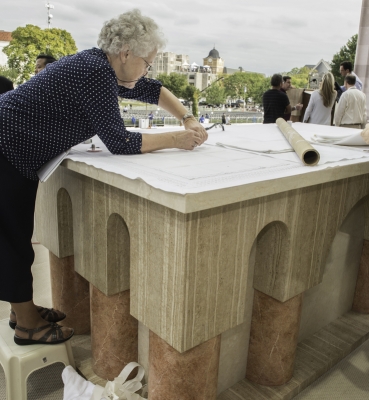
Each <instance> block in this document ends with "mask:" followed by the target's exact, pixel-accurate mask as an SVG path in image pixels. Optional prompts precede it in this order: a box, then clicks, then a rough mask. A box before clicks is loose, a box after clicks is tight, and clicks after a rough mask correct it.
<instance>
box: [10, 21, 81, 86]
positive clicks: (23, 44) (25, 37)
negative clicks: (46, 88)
mask: <svg viewBox="0 0 369 400" xmlns="http://www.w3.org/2000/svg"><path fill="white" fill-rule="evenodd" d="M3 52H4V53H5V54H6V55H7V56H8V66H9V67H10V68H11V69H15V70H16V71H17V72H18V77H17V80H16V83H23V82H25V81H26V80H28V79H29V78H30V77H31V75H32V74H33V73H34V68H35V61H36V57H37V56H38V55H39V54H40V53H44V54H49V55H51V56H53V57H54V58H56V59H58V58H60V57H63V56H66V55H68V54H74V53H76V52H77V47H76V44H75V41H74V39H73V38H72V36H71V34H70V33H69V32H67V31H65V30H63V29H57V28H51V29H44V30H43V29H41V28H39V27H38V26H35V25H26V26H25V27H19V28H17V29H16V30H15V31H13V32H12V40H11V42H10V43H9V45H8V46H6V47H4V49H3Z"/></svg>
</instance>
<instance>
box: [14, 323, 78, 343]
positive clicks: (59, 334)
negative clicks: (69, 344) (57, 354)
mask: <svg viewBox="0 0 369 400" xmlns="http://www.w3.org/2000/svg"><path fill="white" fill-rule="evenodd" d="M73 334H74V330H73V329H71V328H67V327H65V326H60V325H58V324H56V323H53V322H50V323H46V324H45V321H43V324H42V325H41V326H36V327H34V328H25V327H21V326H19V325H16V327H15V335H14V342H15V343H16V344H18V345H20V346H22V345H30V344H50V345H53V344H59V343H63V342H65V341H67V340H69V339H70V338H71V337H72V336H73Z"/></svg>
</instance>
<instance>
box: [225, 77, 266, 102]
mask: <svg viewBox="0 0 369 400" xmlns="http://www.w3.org/2000/svg"><path fill="white" fill-rule="evenodd" d="M223 85H224V88H225V93H226V95H227V96H229V97H230V98H232V99H243V100H245V98H248V97H252V99H253V101H256V102H260V101H261V100H260V98H261V97H260V92H261V91H262V90H263V92H262V93H261V96H262V94H263V93H264V92H265V91H266V90H268V89H269V86H270V78H266V77H265V76H264V75H263V74H258V73H256V72H235V73H234V74H232V75H226V76H225V77H224V80H223ZM245 87H246V88H247V92H245ZM264 89H265V90H264Z"/></svg>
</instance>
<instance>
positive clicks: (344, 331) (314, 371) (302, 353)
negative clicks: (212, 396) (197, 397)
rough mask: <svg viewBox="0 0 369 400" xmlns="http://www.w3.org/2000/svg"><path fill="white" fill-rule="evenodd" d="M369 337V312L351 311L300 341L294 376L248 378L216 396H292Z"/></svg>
mask: <svg viewBox="0 0 369 400" xmlns="http://www.w3.org/2000/svg"><path fill="white" fill-rule="evenodd" d="M368 339H369V315H367V314H359V313H356V312H353V311H350V312H348V313H346V314H344V315H342V316H341V317H339V318H338V319H336V320H335V321H333V322H332V323H330V324H329V325H327V326H326V327H324V328H322V329H320V330H319V331H318V332H316V333H315V334H313V335H312V336H309V337H308V338H306V339H305V340H303V341H302V342H300V343H299V344H298V345H297V353H296V360H295V370H294V374H293V377H292V379H291V380H290V381H289V382H288V383H286V384H284V385H282V386H275V387H267V386H262V385H258V384H256V383H253V382H250V381H248V380H247V379H243V380H242V381H240V382H238V383H236V384H235V385H233V386H232V387H230V388H229V389H227V390H225V391H224V392H222V393H221V394H220V395H219V396H218V397H217V400H289V399H292V398H293V397H295V396H297V395H298V394H299V393H300V392H302V391H303V390H304V389H306V388H307V387H308V386H309V385H311V384H312V383H313V382H314V381H316V380H317V379H318V378H319V377H320V376H322V375H323V374H325V373H326V372H327V371H328V370H330V369H331V368H332V367H333V366H334V365H336V364H337V363H339V362H340V361H341V360H343V359H344V358H345V357H346V356H347V355H349V354H350V353H352V352H353V351H354V350H355V349H356V348H358V347H359V346H360V345H361V344H362V343H364V342H365V341H366V340H368Z"/></svg>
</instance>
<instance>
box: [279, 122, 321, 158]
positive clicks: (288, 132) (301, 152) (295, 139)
mask: <svg viewBox="0 0 369 400" xmlns="http://www.w3.org/2000/svg"><path fill="white" fill-rule="evenodd" d="M276 123H277V125H278V128H279V129H280V130H281V132H282V133H283V135H284V137H285V138H286V139H287V140H288V143H289V144H290V145H291V146H292V148H293V149H294V150H295V152H296V154H297V155H298V156H299V158H300V160H301V161H302V162H303V163H304V164H305V165H310V166H312V165H317V164H318V162H319V160H320V154H319V153H318V152H317V151H316V150H315V149H314V147H312V146H310V144H309V142H307V141H306V140H305V139H304V138H303V137H302V136H301V135H300V134H299V133H298V132H297V131H296V130H295V129H293V128H292V126H290V125H289V124H288V123H287V122H286V121H285V120H284V119H283V118H278V119H277V121H276Z"/></svg>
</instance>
